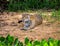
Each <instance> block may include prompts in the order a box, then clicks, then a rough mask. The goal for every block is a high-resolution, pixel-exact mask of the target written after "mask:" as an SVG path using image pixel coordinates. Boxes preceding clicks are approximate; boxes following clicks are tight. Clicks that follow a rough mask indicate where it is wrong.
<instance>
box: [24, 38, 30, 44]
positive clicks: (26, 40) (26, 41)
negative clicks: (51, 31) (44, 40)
mask: <svg viewBox="0 0 60 46" xmlns="http://www.w3.org/2000/svg"><path fill="white" fill-rule="evenodd" d="M24 43H25V44H26V45H27V44H28V43H29V39H28V38H27V37H26V38H25V41H24Z"/></svg>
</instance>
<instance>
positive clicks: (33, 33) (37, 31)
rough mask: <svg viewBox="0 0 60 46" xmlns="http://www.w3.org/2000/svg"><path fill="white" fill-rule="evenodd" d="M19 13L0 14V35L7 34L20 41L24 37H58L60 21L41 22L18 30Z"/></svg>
mask: <svg viewBox="0 0 60 46" xmlns="http://www.w3.org/2000/svg"><path fill="white" fill-rule="evenodd" d="M21 17H22V16H21V13H11V12H10V13H9V14H7V13H4V14H2V15H0V35H1V36H7V35H8V34H10V35H12V36H14V37H18V38H19V40H20V41H23V40H24V38H25V37H28V38H30V39H33V40H34V39H38V40H41V39H42V38H45V39H48V38H49V37H52V38H55V39H60V36H59V35H60V22H59V21H56V22H54V23H48V22H46V21H43V23H42V24H41V25H39V26H37V27H35V28H34V29H31V30H27V31H24V30H20V28H21V25H20V24H19V23H18V21H19V20H20V19H21Z"/></svg>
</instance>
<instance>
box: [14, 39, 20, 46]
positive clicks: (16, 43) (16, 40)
mask: <svg viewBox="0 0 60 46" xmlns="http://www.w3.org/2000/svg"><path fill="white" fill-rule="evenodd" d="M18 43H19V41H18V38H16V39H15V41H14V46H18Z"/></svg>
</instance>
